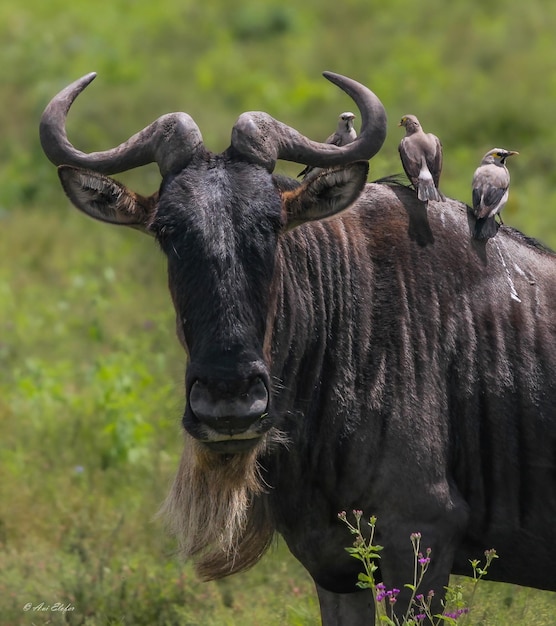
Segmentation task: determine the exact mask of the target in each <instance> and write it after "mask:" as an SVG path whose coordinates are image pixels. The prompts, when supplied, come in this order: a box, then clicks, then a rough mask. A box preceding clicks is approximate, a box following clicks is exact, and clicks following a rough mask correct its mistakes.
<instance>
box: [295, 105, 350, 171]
mask: <svg viewBox="0 0 556 626" xmlns="http://www.w3.org/2000/svg"><path fill="white" fill-rule="evenodd" d="M354 119H355V115H354V114H353V113H352V112H351V111H346V112H345V113H341V114H340V116H339V117H338V126H337V127H336V130H335V132H334V133H332V135H330V137H328V139H327V140H326V141H325V143H329V144H332V145H334V146H345V145H347V144H348V143H351V142H352V141H354V140H355V139H357V133H356V132H355V128H353V120H354ZM319 171H321V170H320V168H317V167H311V166H309V165H308V166H307V167H306V168H305V169H303V170H301V172H299V174H298V175H297V176H298V177H299V176H303V178H307V175H308V174H309V173H310V172H311V175H312V176H313V175H315V174H317V173H318V172H319Z"/></svg>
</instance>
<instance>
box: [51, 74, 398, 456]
mask: <svg viewBox="0 0 556 626" xmlns="http://www.w3.org/2000/svg"><path fill="white" fill-rule="evenodd" d="M325 76H326V77H327V78H328V79H329V80H330V81H332V82H333V83H335V84H336V85H338V86H339V87H341V88H342V89H343V90H344V91H345V92H346V93H347V94H349V95H350V96H351V97H352V98H353V99H354V101H355V102H356V104H357V106H358V107H359V110H360V112H361V119H362V126H361V131H360V134H359V137H358V138H357V140H356V141H354V142H353V143H351V144H349V145H347V146H342V147H338V146H335V145H331V144H325V143H317V142H313V141H311V140H309V139H307V138H306V137H304V136H303V135H301V134H300V133H298V132H297V131H296V130H294V129H293V128H290V127H289V126H287V125H285V124H283V123H281V122H279V121H277V120H275V119H273V118H272V117H270V116H269V115H267V114H266V113H261V112H250V113H244V114H243V115H241V116H240V117H239V119H238V121H237V122H236V124H235V126H234V127H233V130H232V138H231V145H230V147H229V148H228V149H227V150H226V151H224V152H223V153H222V154H213V153H211V152H209V151H208V150H207V149H206V148H205V147H204V145H203V141H202V137H201V133H200V131H199V128H198V127H197V125H196V124H195V122H194V121H193V120H192V118H191V117H190V116H189V115H187V114H185V113H172V114H169V115H165V116H162V117H161V118H159V119H158V120H156V121H155V122H153V123H152V124H151V125H150V126H148V127H146V128H145V129H143V130H142V131H141V132H139V133H137V134H136V135H134V136H133V137H131V138H130V139H129V140H128V141H126V142H124V143H122V144H121V145H120V146H117V147H116V148H113V149H111V150H107V151H105V152H96V153H90V154H86V153H83V152H80V151H78V150H77V149H76V148H74V147H73V146H72V145H71V143H70V142H69V141H68V139H67V135H66V130H65V119H66V116H67V113H68V111H69V108H70V106H71V104H72V103H73V101H74V100H75V98H76V97H77V96H78V95H79V93H81V91H83V89H84V88H85V87H86V86H87V85H88V84H89V83H90V82H91V81H92V80H93V79H94V77H95V74H94V73H93V74H89V75H87V76H84V77H83V78H81V79H79V80H77V81H75V82H74V83H73V84H71V85H69V86H68V87H67V88H66V89H64V90H63V91H62V92H60V93H59V94H58V95H57V96H56V97H55V98H54V99H53V100H52V101H51V102H50V104H49V105H48V106H47V108H46V110H45V112H44V114H43V117H42V120H41V128H40V134H41V142H42V145H43V149H44V151H45V153H46V154H47V156H48V157H49V158H50V160H51V161H52V162H53V163H54V164H56V165H59V166H60V167H59V175H60V178H61V181H62V185H63V187H64V189H65V191H66V193H67V194H68V196H69V198H70V199H71V201H72V202H73V203H74V204H75V205H76V206H77V207H78V208H80V209H81V210H83V211H85V212H86V213H87V214H89V215H91V216H92V217H94V218H97V219H100V220H103V221H106V222H110V223H115V224H124V225H128V226H133V227H135V228H139V229H142V230H144V231H146V232H149V233H151V234H153V235H154V236H155V237H156V238H157V239H158V241H159V243H160V245H161V247H162V249H163V251H164V252H165V254H166V256H167V258H168V272H169V286H170V291H171V293H172V298H173V301H174V305H175V308H176V313H177V332H178V336H179V338H180V340H181V342H182V344H183V345H184V347H185V349H186V351H187V353H188V357H189V359H188V368H187V374H186V391H187V398H188V400H187V405H186V410H185V414H184V418H183V423H184V426H185V428H186V430H187V431H188V432H189V433H190V434H191V435H192V436H193V437H194V438H196V439H197V440H199V441H201V442H203V444H205V446H206V447H207V448H208V449H212V450H213V451H215V452H223V453H228V454H229V453H234V452H241V451H245V450H248V449H250V448H252V447H254V446H255V445H256V444H257V442H258V441H259V440H260V439H261V437H262V436H263V435H264V433H265V432H267V431H268V430H269V429H270V428H271V427H272V426H273V419H272V417H273V412H272V411H273V407H272V399H271V398H272V393H271V389H272V382H271V379H270V366H271V363H270V350H269V345H270V339H271V337H270V332H271V321H272V315H273V304H274V303H273V293H274V290H273V281H274V274H275V271H274V270H275V260H276V251H277V245H278V239H279V237H281V236H282V235H283V233H284V232H285V231H287V230H288V229H291V228H294V227H296V226H298V225H300V224H302V223H304V222H306V221H308V220H314V219H321V218H323V217H327V216H329V215H333V214H334V213H336V212H338V211H340V210H342V209H344V208H346V207H347V206H349V205H350V204H351V203H352V202H353V201H354V200H355V199H356V198H357V196H358V195H359V193H360V192H361V190H362V188H363V186H364V183H365V180H366V176H367V171H368V164H367V160H368V159H369V158H371V157H372V156H373V155H374V154H375V153H376V152H377V151H378V150H379V149H380V147H381V146H382V143H383V142H384V138H385V133H386V116H385V112H384V108H383V106H382V104H381V103H380V101H379V100H378V98H377V97H376V96H375V95H374V94H373V93H372V92H371V91H369V90H368V89H367V88H366V87H364V86H363V85H361V84H359V83H357V82H355V81H353V80H351V79H349V78H346V77H343V76H339V75H337V74H332V73H325ZM278 159H285V160H289V161H295V162H297V163H301V164H304V165H311V166H316V167H321V168H328V169H326V170H325V171H324V172H323V173H322V174H321V175H320V176H318V177H316V178H314V179H312V180H310V181H308V182H307V183H304V184H302V185H300V186H297V187H294V186H293V185H292V184H291V183H289V184H285V183H284V182H283V181H282V182H280V179H279V178H278V177H275V176H273V175H272V171H273V169H274V166H275V164H276V161H277V160H278ZM152 162H156V163H157V164H158V166H159V168H160V171H161V174H162V177H163V180H162V184H161V187H160V190H159V191H158V192H157V193H156V194H154V195H153V196H150V197H143V196H140V195H138V194H136V193H134V192H132V191H130V190H129V189H127V188H126V187H124V186H123V185H122V184H120V183H118V182H117V181H115V180H113V179H111V178H108V176H107V175H108V174H115V173H117V172H122V171H125V170H129V169H132V168H135V167H138V166H141V165H145V164H147V163H152Z"/></svg>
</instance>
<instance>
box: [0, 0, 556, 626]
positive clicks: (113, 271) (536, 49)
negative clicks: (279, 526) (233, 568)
mask: <svg viewBox="0 0 556 626" xmlns="http://www.w3.org/2000/svg"><path fill="white" fill-rule="evenodd" d="M555 32H556V5H555V4H554V3H550V2H548V1H547V0H529V1H528V2H526V3H524V2H519V1H517V0H506V1H503V0H481V1H470V0H452V2H450V3H447V2H445V1H444V0H422V1H421V2H412V1H410V0H390V1H389V2H377V1H372V0H371V1H370V0H365V1H363V0H344V2H342V3H338V2H333V1H331V0H322V1H318V2H317V0H306V1H305V2H303V3H293V2H288V1H283V2H277V1H274V0H258V1H257V2H252V3H248V2H238V1H236V0H211V1H207V2H192V1H190V0H181V1H178V0H158V1H157V2H146V1H144V0H134V1H133V0H112V1H111V2H102V1H100V0H96V1H95V2H92V1H89V0H81V1H80V2H75V3H67V2H63V3H62V2H60V1H59V0H50V1H49V2H44V1H39V0H26V1H25V2H15V1H14V0H4V2H3V3H2V4H1V5H0V41H1V44H0V103H1V107H0V129H1V139H0V226H1V233H0V259H1V261H2V263H1V267H0V446H1V457H0V598H1V601H0V623H1V624H32V623H34V624H46V623H52V624H58V623H60V624H65V623H71V624H88V625H95V626H96V625H101V624H124V623H125V624H203V625H207V624H209V625H210V624H215V625H218V626H220V625H222V624H261V625H262V624H264V625H265V626H266V625H268V624H276V625H278V624H280V625H282V624H317V623H318V617H317V616H318V610H317V605H316V601H315V599H314V597H313V595H312V588H311V583H310V580H309V579H308V577H307V575H306V574H305V573H304V572H303V570H302V569H301V568H300V567H299V566H298V565H297V564H296V563H295V561H293V559H292V558H291V557H289V556H288V555H287V553H286V551H285V549H284V547H283V546H282V545H281V544H280V543H278V545H277V547H276V549H275V551H274V553H273V554H271V555H269V556H267V557H266V558H265V559H264V560H263V561H262V562H261V563H260V564H259V565H258V566H257V567H256V568H254V569H253V570H252V571H250V572H248V573H246V574H244V575H241V576H237V577H233V578H231V579H229V580H225V581H223V582H220V583H211V584H209V585H203V584H200V583H198V582H196V581H195V579H194V576H193V573H192V570H191V568H190V567H189V565H185V566H184V565H182V564H180V563H179V562H178V561H177V560H176V559H175V558H174V557H173V552H172V551H173V544H172V542H171V541H169V540H168V539H167V538H166V537H165V535H164V533H163V531H162V529H161V527H160V524H159V523H158V522H154V521H153V516H154V514H155V512H156V510H157V508H158V506H159V504H160V502H161V501H162V499H163V498H164V495H165V492H166V490H167V486H168V483H169V481H170V480H171V477H172V473H173V471H174V468H175V466H176V463H177V458H178V454H179V449H180V428H179V418H180V413H181V410H182V404H183V390H182V379H183V366H184V357H183V355H182V353H181V351H180V349H179V347H178V344H177V341H176V340H175V338H174V322H173V312H172V309H171V304H170V298H169V297H168V294H167V291H166V285H165V267H164V260H163V258H162V255H161V254H160V253H159V252H158V251H157V250H156V249H155V246H153V242H152V241H151V240H149V239H148V238H146V237H143V236H141V235H140V234H139V233H136V232H132V231H127V230H125V229H117V228H110V227H108V226H106V225H103V224H98V223H95V222H93V221H91V220H88V219H87V218H85V217H84V216H82V215H81V214H79V213H78V212H77V211H75V210H73V209H72V208H70V206H69V203H68V201H67V200H66V199H65V197H64V195H63V193H62V191H61V188H60V187H59V183H58V179H57V176H56V171H55V168H54V167H53V166H52V165H51V164H50V163H49V162H48V161H47V160H46V158H45V157H44V155H43V154H42V151H41V149H40V146H39V143H38V135H37V129H38V121H39V118H40V114H41V112H42V110H43V108H44V106H45V105H46V104H47V102H48V100H49V99H50V98H51V97H52V96H53V95H54V94H55V93H56V92H57V91H59V90H60V89H61V88H63V87H64V86H65V85H66V84H68V83H69V82H71V81H73V80H75V79H76V78H78V77H79V76H81V75H83V74H85V73H87V72H90V71H96V72H98V78H97V80H96V81H95V82H94V83H93V84H92V85H91V86H90V87H89V88H88V89H87V91H86V92H85V94H83V95H82V96H81V97H80V98H79V99H78V100H77V102H76V103H75V105H74V107H73V108H72V111H71V113H70V116H69V121H68V131H69V136H70V138H71V140H72V141H73V143H74V144H75V145H76V146H78V147H79V148H81V149H83V150H85V151H93V150H102V149H106V148H108V147H111V146H114V145H116V144H117V143H119V142H121V141H123V140H125V139H127V138H128V137H129V136H130V135H132V134H133V133H135V132H136V131H138V130H140V129H141V128H143V127H144V126H146V125H147V124H148V123H150V122H151V121H153V120H154V119H155V118H157V117H158V116H160V115H162V114H164V113H167V112H170V111H180V110H183V111H186V112H188V113H189V114H190V115H192V116H193V118H194V119H195V120H196V122H197V123H198V125H199V127H200V129H201V131H202V133H203V136H204V140H205V144H206V145H207V147H208V148H210V149H212V150H214V151H221V150H223V149H225V148H226V147H227V146H228V144H229V138H230V131H231V128H232V125H233V123H234V122H235V120H236V118H237V116H238V115H239V114H240V113H242V112H243V111H246V110H264V111H267V112H268V113H270V114H271V115H273V116H274V117H276V118H278V119H280V120H282V121H284V122H286V123H288V124H290V125H292V126H294V127H296V128H297V129H298V130H300V131H301V132H303V133H304V134H306V135H308V136H310V137H312V138H314V139H317V140H324V138H325V137H326V136H327V135H328V134H330V132H332V130H333V128H334V126H335V123H336V118H337V116H338V114H339V113H340V112H341V111H344V110H346V109H353V104H352V102H351V101H350V100H349V98H347V96H345V94H343V93H342V92H341V91H340V90H338V89H337V88H336V87H334V86H333V85H331V84H330V83H328V81H326V80H324V79H323V78H322V76H321V72H322V71H323V70H332V71H335V72H338V73H342V74H346V75H348V76H351V77H353V78H355V79H356V80H359V81H360V82H363V83H365V84H367V85H368V86H369V87H370V88H371V89H373V91H375V93H377V95H378V96H379V97H380V98H381V100H382V101H383V103H384V105H385V106H386V109H387V111H388V115H389V134H388V137H387V140H386V143H385V145H384V147H383V149H382V151H381V152H380V153H379V154H378V155H377V156H376V157H375V158H374V159H373V161H372V164H371V178H378V177H381V176H385V175H388V174H393V173H398V172H401V171H402V168H401V165H400V162H399V158H398V152H397V145H398V143H399V140H400V139H401V136H402V134H403V133H402V132H401V129H399V128H398V127H397V123H398V120H399V119H400V117H401V116H402V115H403V114H406V113H413V114H416V115H417V116H418V117H419V118H420V120H421V122H422V124H423V127H424V128H425V130H427V131H430V132H434V133H435V134H437V135H438V136H439V137H440V138H441V140H442V142H443V146H444V171H443V175H442V179H441V189H442V191H443V192H444V193H445V194H446V195H448V196H451V197H454V198H457V199H459V200H462V201H464V202H469V201H470V195H471V194H470V181H471V178H472V175H473V171H474V169H475V167H476V166H477V165H478V164H479V161H480V159H481V157H482V155H483V154H484V153H485V152H486V151H487V150H488V149H490V148H492V147H495V146H496V147H504V148H508V149H512V150H518V151H519V152H520V155H519V157H516V158H515V159H513V160H512V161H511V163H510V164H509V167H510V170H511V174H512V187H511V190H510V200H509V202H508V205H507V207H506V209H505V211H504V220H505V222H506V223H507V224H509V225H512V226H515V227H517V228H519V229H521V230H523V231H524V232H525V233H527V234H528V235H531V236H534V237H538V238H540V239H541V240H542V241H543V242H544V243H546V244H548V245H550V246H552V247H556V167H555V165H556V156H555V149H554V147H555V146H556V125H554V124H552V123H551V120H552V114H553V109H554V102H556V43H555V37H554V33H555ZM299 169H300V168H299V167H298V166H296V165H293V164H285V163H284V164H280V165H279V167H278V171H282V172H285V173H289V174H292V175H295V174H296V173H297V171H298V170H299ZM118 178H119V179H120V180H123V181H124V182H126V183H128V184H130V185H131V186H132V187H133V188H134V189H135V190H137V191H139V192H142V193H151V192H153V191H155V190H156V188H157V186H158V184H159V177H158V172H157V169H156V167H155V166H147V167H144V168H140V169H139V170H137V171H134V172H130V173H126V174H124V175H121V176H118ZM365 513H366V514H369V515H370V514H372V511H369V512H365ZM379 523H380V520H379ZM416 530H418V529H416ZM349 541H350V537H349V536H346V545H348V543H349ZM489 547H490V546H489ZM479 556H480V555H478V557H479ZM493 567H495V565H493ZM481 593H482V596H481ZM479 601H480V602H479V607H478V608H477V612H476V613H475V615H476V618H475V621H473V623H474V624H475V623H476V624H479V623H480V624H503V623H512V624H531V623H535V624H551V623H553V621H552V620H553V617H552V615H553V614H554V612H555V610H556V602H555V600H554V594H547V593H544V594H543V593H540V592H534V591H532V590H518V589H517V588H514V587H511V586H506V585H489V584H488V583H487V584H486V585H485V586H484V587H483V588H482V589H481V592H480V593H479ZM43 602H44V606H49V605H52V604H54V603H56V602H60V603H63V605H64V606H67V605H68V604H69V605H71V606H73V607H74V608H73V610H68V611H54V610H52V608H50V609H49V610H48V611H42V612H41V611H40V610H39V609H40V607H41V603H43ZM27 603H31V604H32V608H31V610H29V611H25V610H24V609H23V607H24V606H25V605H26V604H27ZM37 607H38V608H37ZM35 609H36V610H35Z"/></svg>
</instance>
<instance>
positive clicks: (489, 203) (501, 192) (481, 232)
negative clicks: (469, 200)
mask: <svg viewBox="0 0 556 626" xmlns="http://www.w3.org/2000/svg"><path fill="white" fill-rule="evenodd" d="M512 154H519V152H515V151H514V150H504V149H503V148H493V149H492V150H489V151H488V152H487V153H486V154H485V156H484V157H483V160H482V161H481V165H479V167H478V168H477V169H476V170H475V174H474V175H473V214H474V215H475V220H476V221H475V229H474V232H473V236H474V237H475V239H490V238H491V237H494V235H496V233H497V232H498V228H499V225H498V224H497V223H496V219H495V216H496V215H498V218H499V220H500V224H503V223H504V222H503V221H502V216H501V215H500V211H501V210H502V209H503V208H504V205H505V204H506V202H507V201H508V190H509V187H510V172H509V171H508V168H507V167H506V159H507V158H508V157H509V156H512Z"/></svg>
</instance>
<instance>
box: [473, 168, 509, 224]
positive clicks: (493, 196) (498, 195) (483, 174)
mask: <svg viewBox="0 0 556 626" xmlns="http://www.w3.org/2000/svg"><path fill="white" fill-rule="evenodd" d="M509 185H510V175H509V174H508V171H507V170H506V169H505V168H500V167H498V166H496V165H485V166H482V167H479V168H478V169H477V170H476V172H475V176H474V177H473V212H474V213H475V217H477V218H478V219H480V218H483V217H487V216H489V215H491V214H492V213H498V212H499V211H501V209H502V207H503V206H504V204H505V203H506V200H507V198H508V188H509Z"/></svg>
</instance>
